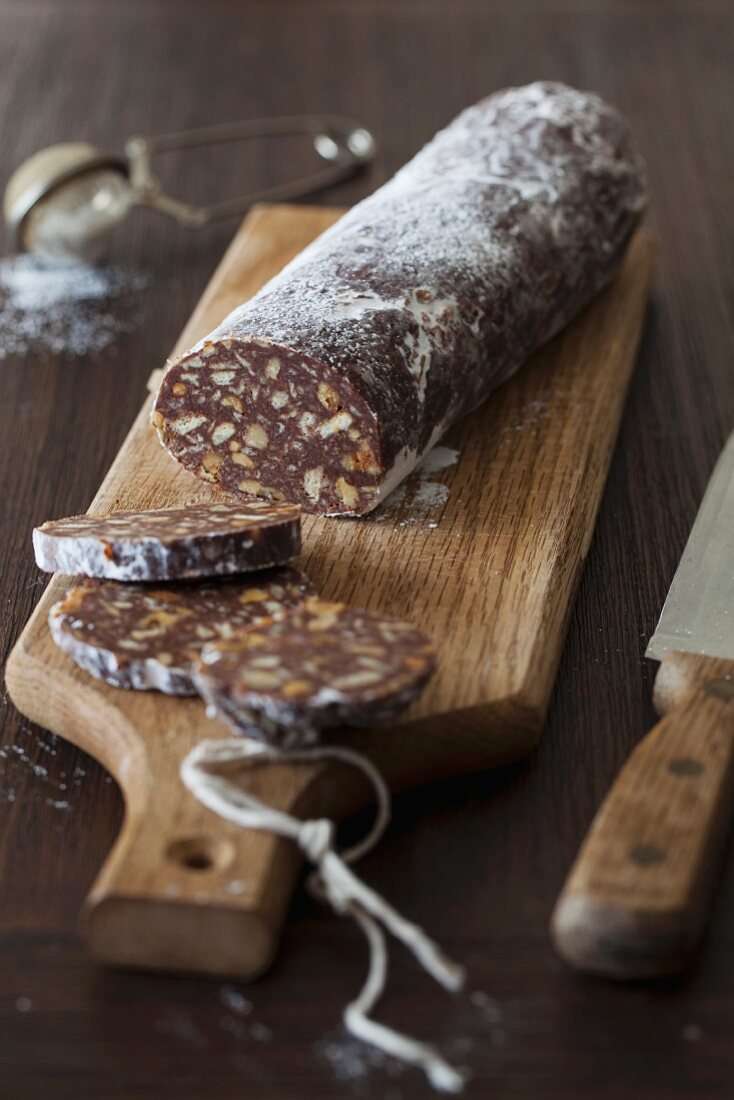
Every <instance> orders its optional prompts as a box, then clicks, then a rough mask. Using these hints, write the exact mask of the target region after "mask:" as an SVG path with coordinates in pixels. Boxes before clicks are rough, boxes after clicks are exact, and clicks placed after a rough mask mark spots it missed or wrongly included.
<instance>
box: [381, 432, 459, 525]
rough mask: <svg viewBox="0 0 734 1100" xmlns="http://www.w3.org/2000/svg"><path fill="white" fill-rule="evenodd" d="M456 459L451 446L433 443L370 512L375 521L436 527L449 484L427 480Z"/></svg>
mask: <svg viewBox="0 0 734 1100" xmlns="http://www.w3.org/2000/svg"><path fill="white" fill-rule="evenodd" d="M458 461H459V452H458V451H455V450H453V449H452V448H451V447H434V448H433V450H431V451H429V452H428V454H427V455H426V456H425V458H424V459H423V460H422V462H420V463H419V465H418V466H417V467H416V469H415V470H414V471H413V473H412V474H411V475H410V476H409V477H408V478H407V480H406V481H404V482H403V483H402V485H399V486H398V488H397V489H395V490H394V491H393V492H392V493H391V494H390V496H389V497H388V498H387V500H386V501H385V503H384V504H382V505H381V506H380V507H379V508H378V509H377V510H376V511H374V512H372V513H371V515H370V519H371V520H373V521H375V522H377V523H387V522H396V523H397V525H398V526H399V527H414V526H416V525H417V524H421V525H423V524H425V526H427V527H429V528H431V529H432V530H433V529H435V528H436V527H438V521H439V519H440V518H441V513H442V511H443V509H444V507H445V505H446V502H447V501H448V499H449V487H448V485H444V484H442V482H440V481H429V480H428V478H429V477H430V476H431V474H437V473H440V472H441V471H442V470H447V469H448V468H449V467H450V466H453V465H455V464H456V463H457V462H458Z"/></svg>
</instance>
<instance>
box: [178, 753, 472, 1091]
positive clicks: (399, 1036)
mask: <svg viewBox="0 0 734 1100" xmlns="http://www.w3.org/2000/svg"><path fill="white" fill-rule="evenodd" d="M319 760H338V761H339V762H340V763H342V764H347V765H349V766H351V767H354V768H357V769H358V770H359V771H361V772H362V774H363V775H365V776H366V777H367V779H368V780H369V782H370V783H371V784H372V787H373V788H374V791H375V796H376V800H377V813H376V816H375V822H374V824H373V826H372V828H371V829H370V831H369V833H368V834H367V836H366V837H365V838H364V839H363V840H362V841H360V843H359V844H355V845H354V846H353V847H351V848H348V849H345V850H344V851H342V852H341V853H339V852H337V851H336V849H335V847H334V832H335V829H334V822H333V821H329V820H328V819H327V818H314V819H311V820H307V821H303V820H301V819H300V818H297V817H292V816H291V815H290V814H287V813H283V812H282V811H281V810H276V809H274V808H273V807H272V806H267V805H265V803H263V802H261V801H260V800H259V799H258V798H255V796H254V795H252V794H249V793H248V792H247V791H245V790H243V788H242V787H241V786H239V784H237V783H234V782H232V781H231V780H230V779H227V778H225V777H224V776H223V775H221V774H217V773H216V772H215V771H212V770H211V769H212V768H215V767H216V766H217V765H223V764H231V763H237V762H241V763H247V764H261V763H278V764H280V763H284V762H288V763H293V762H302V763H314V762H317V761H319ZM181 779H182V780H183V782H184V784H185V785H186V786H187V787H188V789H189V790H190V791H191V793H192V794H193V795H194V796H195V797H196V798H198V799H199V801H200V802H203V803H204V805H205V806H207V807H208V808H209V809H210V810H213V811H214V813H216V814H219V816H220V817H224V818H226V819H227V820H228V821H232V822H234V824H236V825H241V826H243V827H244V828H246V829H260V830H264V831H266V832H271V833H276V834H277V835H278V836H282V837H286V838H287V839H289V840H294V841H295V842H296V844H298V846H299V848H300V849H301V851H302V852H303V854H304V856H305V857H306V858H307V859H309V860H310V861H311V863H313V864H314V866H315V868H316V870H315V872H314V873H313V874H312V875H311V876H309V879H308V886H309V888H310V889H311V891H312V892H313V893H314V894H316V895H317V896H318V897H320V898H322V899H325V900H326V901H328V902H329V904H330V905H331V906H332V908H333V909H334V910H335V911H336V912H337V913H339V914H342V915H343V914H349V916H351V917H353V918H354V920H356V921H357V923H358V924H359V926H360V928H361V929H362V931H363V932H364V934H365V936H366V938H367V943H368V946H369V953H370V958H369V970H368V973H367V979H366V981H365V983H364V985H363V986H362V989H361V990H360V993H359V996H358V997H356V998H355V1000H354V1001H352V1003H351V1004H349V1005H347V1007H346V1009H345V1011H344V1024H345V1026H346V1028H347V1030H348V1031H350V1032H351V1033H352V1035H354V1036H356V1037H357V1038H358V1039H362V1040H363V1041H364V1042H366V1043H371V1044H372V1045H373V1046H375V1047H378V1048H379V1049H380V1050H383V1051H384V1052H385V1053H386V1054H390V1055H392V1056H393V1057H394V1058H398V1059H400V1060H401V1061H403V1062H409V1063H410V1064H411V1065H414V1066H417V1067H419V1068H420V1069H422V1070H423V1071H424V1073H425V1074H426V1076H427V1077H428V1080H429V1081H430V1082H431V1084H432V1085H433V1086H434V1087H435V1088H437V1089H439V1090H441V1091H442V1092H453V1093H456V1092H460V1091H461V1089H462V1088H463V1086H464V1080H465V1075H464V1074H463V1073H462V1072H461V1071H460V1070H458V1069H455V1068H454V1067H453V1066H452V1065H450V1064H449V1063H448V1062H447V1061H446V1060H445V1059H444V1058H443V1057H442V1055H441V1054H440V1053H439V1052H438V1050H436V1048H435V1047H433V1046H431V1045H430V1044H429V1043H422V1042H420V1041H419V1040H417V1039H413V1038H411V1037H410V1036H409V1035H404V1034H403V1033H402V1032H399V1031H396V1030H395V1029H394V1028H391V1027H387V1026H385V1025H384V1024H379V1023H377V1021H376V1020H372V1019H370V1016H369V1014H370V1012H371V1011H372V1009H373V1008H374V1006H375V1004H376V1003H377V1001H378V1000H379V999H380V997H381V996H382V993H383V990H384V988H385V981H386V978H387V962H388V960H387V945H386V941H385V933H384V931H383V927H384V928H385V929H386V930H387V931H388V932H391V933H392V935H393V936H395V938H396V939H398V940H400V941H401V943H403V944H404V945H405V946H406V947H407V948H408V950H409V951H411V952H412V953H413V955H414V956H415V958H416V959H417V960H418V962H419V963H420V964H421V966H423V968H424V969H425V970H426V971H427V972H428V973H429V974H430V975H431V976H432V977H433V978H435V980H436V981H437V982H439V983H440V984H441V985H442V986H443V987H444V988H445V989H448V990H451V991H452V992H455V991H457V990H459V989H461V988H462V986H463V984H464V970H463V968H462V967H461V966H458V965H457V964H456V963H453V962H451V960H450V959H448V958H447V957H446V955H445V954H444V953H443V951H442V950H441V948H440V947H439V946H438V945H437V944H436V943H434V941H433V940H432V939H430V937H429V936H427V935H426V933H425V932H424V931H423V929H422V928H421V927H420V926H419V925H417V924H414V923H413V922H412V921H408V920H406V919H405V918H404V917H402V916H401V915H400V913H398V912H397V910H395V909H393V907H392V906H391V905H390V904H389V903H388V902H387V901H385V899H384V898H383V897H382V896H381V895H380V894H378V893H377V892H376V891H375V890H373V889H371V887H369V886H367V884H366V883H365V882H363V881H362V880H361V879H360V878H358V877H357V876H356V875H355V874H354V873H353V872H352V871H351V870H350V868H349V866H348V864H350V863H354V862H356V860H358V859H360V858H361V857H362V856H363V855H365V854H366V853H367V852H368V851H370V850H371V849H372V848H374V846H375V844H377V842H378V840H379V839H380V837H381V836H382V834H383V833H384V831H385V829H386V827H387V825H388V823H389V820H390V792H389V791H388V789H387V786H386V784H385V781H384V779H383V778H382V776H381V775H380V773H379V772H378V771H377V769H376V768H375V767H374V765H373V764H371V763H370V761H369V760H367V759H366V757H364V756H361V755H360V754H359V753H356V752H352V751H351V750H350V749H344V748H337V747H336V746H329V747H323V748H311V749H304V750H302V751H294V752H291V751H288V752H287V753H284V752H281V751H279V750H278V749H274V748H270V747H269V746H267V745H262V744H260V743H259V742H255V741H251V740H247V739H243V740H234V739H232V740H229V739H225V740H219V741H202V742H200V744H198V745H197V746H196V748H194V749H192V751H191V752H190V753H189V754H188V756H186V758H185V759H184V761H183V763H182V765H181Z"/></svg>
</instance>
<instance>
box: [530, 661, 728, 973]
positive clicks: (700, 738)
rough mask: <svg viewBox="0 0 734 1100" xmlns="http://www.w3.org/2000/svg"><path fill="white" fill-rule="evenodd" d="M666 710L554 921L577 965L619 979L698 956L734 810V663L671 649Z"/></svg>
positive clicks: (674, 968) (662, 693)
mask: <svg viewBox="0 0 734 1100" xmlns="http://www.w3.org/2000/svg"><path fill="white" fill-rule="evenodd" d="M655 698H656V704H657V705H658V707H659V708H664V709H667V710H668V713H667V714H666V715H665V717H664V718H662V720H661V721H660V722H659V723H658V724H657V725H656V726H655V727H654V728H653V729H652V730H651V732H650V733H648V735H647V736H646V737H645V738H644V739H643V740H642V741H641V742H640V744H639V745H638V746H637V748H636V749H635V750H634V752H633V753H632V755H631V756H630V758H629V759H628V761H627V763H626V764H625V765H624V767H623V768H622V770H621V772H620V773H619V775H618V776H617V779H616V780H615V782H614V785H613V786H612V789H611V790H610V792H609V793H608V795H607V797H606V799H605V800H604V803H603V804H602V806H601V809H600V810H599V811H598V813H597V815H596V818H595V819H594V822H593V824H592V826H591V830H590V832H589V834H588V836H587V838H586V840H585V841H584V844H583V846H582V848H581V850H580V852H579V854H578V856H577V858H576V862H575V863H574V865H573V867H572V869H571V872H570V874H569V877H568V879H567V881H566V884H565V886H564V888H563V891H562V893H561V896H560V898H559V900H558V902H557V904H556V908H555V911H554V913H553V917H552V921H551V934H552V936H553V940H554V942H555V946H556V948H557V950H558V951H559V953H560V954H561V956H562V957H563V958H564V959H565V960H566V961H567V962H568V963H570V964H571V965H572V966H574V967H577V968H578V969H581V970H586V971H590V972H592V973H596V974H602V975H605V976H607V977H614V978H649V977H656V976H659V975H665V974H671V973H675V972H678V971H680V970H682V969H684V968H685V966H686V965H687V964H688V963H689V962H690V961H691V959H692V955H693V952H694V950H695V947H696V945H697V943H698V940H699V939H700V936H701V932H702V930H703V925H704V921H705V918H706V913H707V909H708V901H709V897H710V894H711V890H712V886H713V883H714V878H715V871H716V869H717V865H718V863H719V859H720V856H721V853H722V849H723V846H724V841H725V840H726V837H727V834H728V831H729V826H730V823H731V819H732V812H733V811H734V662H729V661H719V660H714V659H712V658H705V657H698V656H694V655H691V654H684V653H671V654H669V655H667V656H666V657H665V658H664V659H663V662H662V664H661V666H660V670H659V672H658V676H657V679H656V692H655Z"/></svg>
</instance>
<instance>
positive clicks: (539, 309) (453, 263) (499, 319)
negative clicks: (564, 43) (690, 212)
mask: <svg viewBox="0 0 734 1100" xmlns="http://www.w3.org/2000/svg"><path fill="white" fill-rule="evenodd" d="M644 205H645V182H644V171H643V165H642V162H641V159H640V157H639V155H638V154H637V152H636V150H635V148H634V146H633V143H632V141H631V138H630V134H629V130H628V127H627V124H626V122H625V120H624V119H623V118H622V116H621V115H620V114H619V113H618V112H617V111H616V110H615V109H614V108H612V107H610V106H609V105H608V104H606V103H605V102H604V101H603V100H601V99H599V98H598V97H597V96H595V95H591V94H589V93H585V92H579V91H575V90H574V89H572V88H568V87H565V86H564V85H561V84H551V83H537V84H531V85H529V86H527V87H522V88H510V89H507V90H505V91H501V92H498V93H497V94H495V95H492V96H490V97H489V98H488V99H485V100H482V101H481V102H480V103H478V104H477V105H476V106H474V107H470V108H469V109H468V110H466V111H464V113H463V114H461V115H459V117H458V118H457V119H456V120H455V121H454V122H453V123H452V124H451V125H450V126H448V128H447V129H445V130H443V131H442V132H441V133H439V134H438V135H437V136H436V137H435V138H434V139H433V141H431V142H430V143H429V144H428V145H427V146H426V147H425V148H424V149H423V150H422V151H421V152H420V153H418V155H417V156H416V157H415V158H414V159H413V160H412V161H411V162H410V163H409V164H408V165H407V166H406V167H405V168H403V169H402V171H400V172H399V173H398V174H397V175H396V176H395V177H394V178H393V179H392V180H391V181H390V182H389V183H387V184H386V185H385V186H384V187H382V188H380V189H379V190H378V191H376V192H375V193H374V194H373V195H372V196H371V197H370V198H368V199H366V200H365V201H364V202H362V203H360V204H358V205H357V206H355V207H354V208H353V209H352V210H351V211H350V212H349V213H348V214H346V215H345V217H343V218H342V219H341V221H339V222H338V223H336V225H335V226H333V227H332V228H331V229H329V230H327V232H326V233H324V234H323V235H322V236H321V237H320V238H318V240H316V241H315V242H314V243H313V244H312V245H310V246H309V247H308V248H307V249H306V250H305V251H304V252H303V253H301V255H300V256H298V257H297V258H296V259H295V260H294V261H293V262H292V263H291V264H289V265H288V266H287V267H286V268H284V270H283V271H282V272H281V273H280V275H278V276H276V278H274V279H273V280H272V281H271V282H269V283H268V284H267V285H266V286H264V287H263V289H262V290H261V291H260V292H259V293H258V294H257V295H255V297H254V298H253V299H251V301H249V302H247V303H245V304H244V305H242V306H240V307H239V308H238V309H236V310H235V311H234V312H233V313H231V314H230V315H229V317H227V319H226V320H225V321H224V322H223V323H222V324H221V325H220V326H219V328H217V329H216V330H215V331H214V332H212V333H211V334H210V335H209V336H208V337H206V338H205V339H204V340H203V341H202V342H201V343H199V344H198V345H197V346H196V347H194V348H193V349H192V350H191V351H189V352H187V353H185V354H184V355H183V356H181V358H179V359H178V360H176V361H175V362H173V363H172V364H171V365H170V367H169V369H168V370H167V372H166V374H165V375H164V378H163V381H162V383H161V386H160V390H159V392H158V395H157V399H156V402H155V408H154V411H153V422H154V424H155V426H156V428H157V429H158V432H159V434H160V437H161V440H162V442H163V444H164V445H165V446H166V447H167V448H168V449H169V451H170V452H171V454H172V455H173V456H174V457H175V458H176V459H178V460H179V461H180V462H181V463H183V465H184V466H186V467H187V468H188V469H189V470H191V471H193V472H194V473H195V474H198V475H199V476H200V477H208V476H210V475H211V476H213V477H214V478H215V479H216V480H217V481H218V482H219V484H220V485H222V486H223V487H224V488H225V489H228V490H231V491H233V492H236V493H241V494H243V495H244V496H246V497H252V496H264V497H270V498H274V499H281V498H283V497H286V498H288V499H289V500H294V501H298V502H299V503H301V504H302V505H303V507H304V508H305V509H306V510H307V511H311V512H317V513H326V514H337V513H347V514H359V513H363V512H368V511H369V510H370V509H372V508H374V507H375V505H377V504H378V503H379V502H380V501H381V500H382V499H383V498H384V497H385V496H386V494H387V493H389V492H390V490H391V489H393V488H394V487H395V486H396V485H397V484H398V483H399V482H400V481H401V480H402V479H403V478H404V477H405V476H406V475H407V474H408V473H409V472H410V471H411V470H412V469H413V468H414V466H415V465H416V464H417V463H418V462H419V461H420V459H421V457H422V456H423V455H424V454H425V453H426V452H427V451H428V450H429V449H430V448H431V447H432V446H433V445H434V443H435V442H436V441H437V440H438V439H440V437H441V436H442V435H443V434H444V432H446V430H447V429H448V428H449V427H450V425H451V424H452V423H454V421H456V420H457V419H458V418H459V417H461V416H463V415H464V414H465V413H467V412H469V411H470V410H471V409H473V408H475V407H476V406H477V405H478V404H479V403H481V402H482V401H483V400H484V399H485V398H486V397H487V396H488V394H489V393H490V392H491V391H492V390H493V389H494V388H495V387H496V386H498V385H499V384H500V383H501V382H502V381H504V380H505V379H506V378H507V377H508V376H509V375H510V374H511V373H512V372H513V371H514V370H515V369H516V368H517V367H519V366H520V365H521V364H522V363H523V361H524V360H525V359H527V358H528V356H529V355H530V354H531V352H532V351H534V350H535V349H536V348H537V347H538V346H539V345H540V344H542V343H543V342H544V341H546V340H548V339H549V338H550V337H551V336H553V335H554V334H555V333H556V332H558V331H559V330H560V329H561V328H562V327H563V326H564V325H565V324H566V323H567V322H568V321H569V320H570V319H571V317H573V315H574V314H575V313H576V312H577V311H578V310H579V309H581V307H582V306H583V305H585V304H586V303H587V302H588V301H589V300H590V299H591V298H592V297H593V296H594V295H595V294H596V293H597V292H598V291H599V290H600V289H601V287H602V286H603V285H604V284H605V283H606V282H607V280H608V279H609V278H610V276H611V275H612V273H613V271H614V270H615V268H616V266H617V263H618V261H619V259H620V258H621V255H622V253H623V250H624V248H625V245H626V243H627V241H628V239H629V237H630V234H631V232H632V230H633V228H634V226H635V224H636V223H637V221H638V219H639V216H640V213H641V211H642V210H643V208H644Z"/></svg>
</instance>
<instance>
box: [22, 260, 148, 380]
mask: <svg viewBox="0 0 734 1100" xmlns="http://www.w3.org/2000/svg"><path fill="white" fill-rule="evenodd" d="M147 282H148V279H147V277H146V276H145V275H142V274H139V273H131V272H128V271H125V270H124V269H123V268H121V267H118V266H107V267H92V266H89V265H87V264H84V263H81V262H80V261H77V260H72V259H52V258H49V257H40V256H36V255H34V254H32V253H23V254H20V255H17V256H9V257H7V258H5V259H3V260H0V359H6V358H8V357H9V356H12V355H27V354H30V353H32V354H51V355H61V354H68V355H93V354H95V353H96V352H99V351H102V350H104V349H110V347H111V345H112V344H113V343H114V341H115V339H116V338H117V337H118V336H119V335H120V334H122V333H124V332H129V331H131V330H132V329H134V328H135V327H136V326H137V325H138V324H139V323H140V321H141V319H142V314H141V308H140V306H141V293H142V291H143V290H144V288H145V287H146V285H147ZM113 306H114V310H113Z"/></svg>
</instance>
